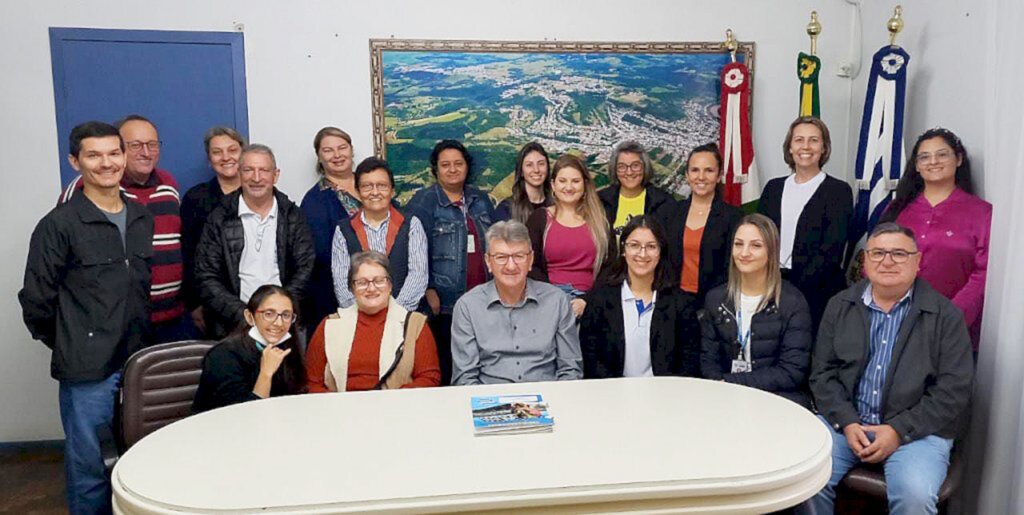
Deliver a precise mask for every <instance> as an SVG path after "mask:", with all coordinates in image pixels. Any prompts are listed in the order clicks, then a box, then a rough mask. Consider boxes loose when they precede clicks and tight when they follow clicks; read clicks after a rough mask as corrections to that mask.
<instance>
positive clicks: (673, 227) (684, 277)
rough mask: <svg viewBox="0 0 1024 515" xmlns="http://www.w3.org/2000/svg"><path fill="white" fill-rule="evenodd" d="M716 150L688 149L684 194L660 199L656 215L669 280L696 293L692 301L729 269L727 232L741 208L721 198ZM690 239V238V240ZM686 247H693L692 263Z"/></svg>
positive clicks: (721, 280) (710, 145) (722, 278)
mask: <svg viewBox="0 0 1024 515" xmlns="http://www.w3.org/2000/svg"><path fill="white" fill-rule="evenodd" d="M721 171H722V154H721V153H720V152H719V151H718V145H716V144H714V143H708V144H706V145H701V146H699V147H696V148H694V149H693V150H692V151H690V155H689V157H687V159H686V181H687V182H688V183H689V184H690V190H691V193H690V197H689V198H687V199H684V200H681V201H679V202H671V203H669V204H666V205H665V206H664V208H663V209H661V210H660V211H659V212H658V213H657V214H656V216H657V217H658V221H659V222H660V223H661V225H662V226H663V227H665V228H666V235H667V237H668V249H667V252H666V254H667V255H666V256H665V257H666V258H668V261H669V274H670V277H671V280H672V282H673V284H675V285H677V286H678V287H679V288H680V289H682V290H683V291H686V292H689V293H693V294H695V295H696V296H697V302H698V305H699V304H700V303H701V302H703V301H704V296H705V295H707V292H708V290H710V289H711V288H714V287H715V286H718V285H719V284H722V283H724V282H725V278H726V274H727V273H728V271H729V249H730V248H732V240H731V239H730V238H731V237H732V232H733V230H734V229H735V228H736V224H737V223H739V221H740V218H742V217H743V212H742V211H740V210H739V208H737V207H735V206H731V205H729V204H726V203H725V201H723V200H722V191H721V190H722V186H721V182H720V180H719V179H721ZM691 238H693V239H694V241H691V240H690V239H691ZM687 247H688V248H689V249H693V248H694V247H696V252H694V251H693V250H690V252H693V256H692V257H694V258H696V267H693V266H692V265H693V260H692V259H689V258H691V254H690V252H687Z"/></svg>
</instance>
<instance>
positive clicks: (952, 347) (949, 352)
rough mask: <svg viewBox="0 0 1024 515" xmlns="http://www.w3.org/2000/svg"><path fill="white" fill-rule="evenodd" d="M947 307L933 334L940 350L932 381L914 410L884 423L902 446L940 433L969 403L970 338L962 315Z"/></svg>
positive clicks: (971, 365)
mask: <svg viewBox="0 0 1024 515" xmlns="http://www.w3.org/2000/svg"><path fill="white" fill-rule="evenodd" d="M947 306H948V307H947V308H946V311H944V312H942V313H940V315H939V320H938V324H937V325H938V327H937V330H938V331H937V332H938V334H936V335H935V341H937V342H938V345H939V346H940V349H939V352H938V360H939V362H938V366H937V367H936V368H937V374H936V375H935V379H934V382H933V383H931V384H928V385H927V386H926V387H925V392H924V395H923V396H922V397H921V400H920V401H918V403H917V404H916V405H914V407H912V408H910V409H908V410H906V411H904V412H902V413H900V414H898V415H896V416H894V417H892V418H890V419H889V420H887V421H886V422H887V423H888V424H889V425H890V426H892V428H893V429H895V430H896V432H897V433H899V435H900V437H901V438H902V439H903V442H904V443H906V442H910V441H913V440H916V439H918V438H922V437H925V436H928V435H932V434H935V433H938V432H940V431H941V430H942V429H943V428H945V427H946V426H947V425H949V424H950V423H951V422H953V421H954V420H955V419H956V418H957V417H959V416H960V415H961V414H962V413H964V411H965V410H966V409H967V406H968V404H969V403H970V400H971V385H972V383H973V381H974V359H973V358H972V356H971V350H970V349H971V338H970V336H969V335H968V333H967V325H966V323H965V322H964V317H963V316H961V314H962V312H961V311H960V310H959V308H957V307H955V306H953V305H952V304H951V303H949V304H947Z"/></svg>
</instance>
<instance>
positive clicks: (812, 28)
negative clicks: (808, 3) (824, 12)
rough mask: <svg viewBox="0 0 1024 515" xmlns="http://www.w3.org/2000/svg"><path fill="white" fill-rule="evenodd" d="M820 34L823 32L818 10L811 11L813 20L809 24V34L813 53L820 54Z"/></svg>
mask: <svg viewBox="0 0 1024 515" xmlns="http://www.w3.org/2000/svg"><path fill="white" fill-rule="evenodd" d="M818 34H821V22H819V21H818V11H811V21H810V23H808V24H807V35H808V36H810V38H811V55H818Z"/></svg>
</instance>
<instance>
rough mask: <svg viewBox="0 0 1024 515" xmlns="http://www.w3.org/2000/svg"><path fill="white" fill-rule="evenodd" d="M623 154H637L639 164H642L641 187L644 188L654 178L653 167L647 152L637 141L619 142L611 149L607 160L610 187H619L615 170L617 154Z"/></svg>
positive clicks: (617, 163)
mask: <svg viewBox="0 0 1024 515" xmlns="http://www.w3.org/2000/svg"><path fill="white" fill-rule="evenodd" d="M623 152H629V153H630V154H638V155H639V156H640V162H642V163H643V164H644V179H643V182H642V184H643V186H644V187H645V188H646V187H647V186H648V185H649V184H650V183H651V179H653V178H654V165H653V164H652V163H651V157H650V156H648V155H647V150H646V149H645V148H644V146H643V145H641V144H640V142H638V141H634V140H626V141H622V142H619V144H618V145H615V147H614V148H612V155H611V157H609V158H608V181H609V182H611V185H612V186H618V185H619V174H618V172H617V171H616V170H615V169H616V168H617V167H618V166H619V154H621V153H623Z"/></svg>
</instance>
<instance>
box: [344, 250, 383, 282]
mask: <svg viewBox="0 0 1024 515" xmlns="http://www.w3.org/2000/svg"><path fill="white" fill-rule="evenodd" d="M363 265H377V266H379V267H381V268H383V269H384V273H386V274H387V275H388V280H389V281H390V280H391V262H390V261H388V257H387V256H385V255H384V254H381V253H380V252H377V251H376V250H367V251H364V252H356V253H355V254H354V255H353V256H352V262H351V265H350V266H349V267H348V289H349V290H351V289H352V284H353V283H355V281H356V273H358V272H359V268H360V267H362V266H363Z"/></svg>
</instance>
